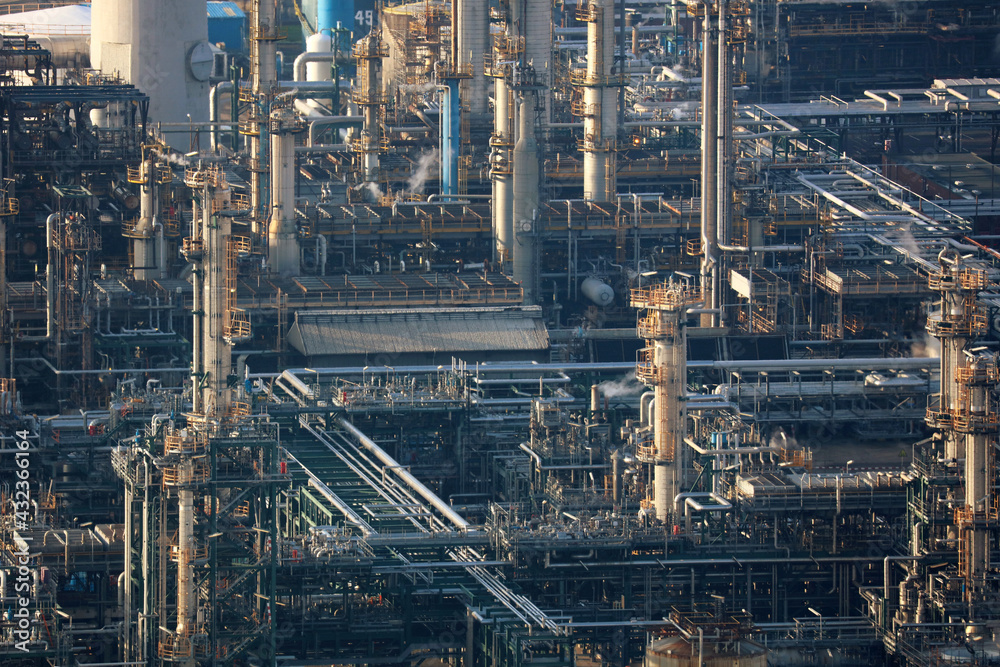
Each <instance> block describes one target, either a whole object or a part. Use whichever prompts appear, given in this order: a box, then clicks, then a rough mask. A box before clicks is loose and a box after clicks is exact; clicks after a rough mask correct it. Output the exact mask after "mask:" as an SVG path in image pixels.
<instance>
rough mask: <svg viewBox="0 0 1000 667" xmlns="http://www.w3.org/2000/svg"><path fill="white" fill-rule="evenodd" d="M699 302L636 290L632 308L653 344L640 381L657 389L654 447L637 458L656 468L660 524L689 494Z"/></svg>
mask: <svg viewBox="0 0 1000 667" xmlns="http://www.w3.org/2000/svg"><path fill="white" fill-rule="evenodd" d="M697 298H698V295H697V293H696V292H693V291H692V290H690V289H688V288H686V287H684V286H683V285H680V284H675V283H672V282H671V283H665V284H662V285H658V286H654V287H650V288H648V289H637V290H632V307H633V308H641V309H645V310H646V314H645V317H643V316H642V315H640V316H639V320H638V332H639V336H640V337H642V338H645V339H646V340H647V344H646V347H645V348H643V349H642V350H640V355H639V361H638V363H637V365H636V371H635V375H636V377H637V378H639V379H640V380H641V381H643V382H645V383H646V384H647V385H649V386H651V387H652V388H653V392H654V398H653V400H654V402H655V406H654V409H653V411H652V415H651V417H650V419H651V421H652V422H653V442H652V444H640V446H639V447H638V448H637V456H638V458H639V460H641V461H643V462H644V463H649V464H652V465H653V504H654V507H655V508H656V518H657V519H660V520H661V521H662V520H666V519H667V518H668V515H669V513H670V510H671V508H672V507H673V502H674V498H675V497H676V496H677V494H678V493H680V492H681V491H682V489H683V483H684V473H685V470H686V464H685V459H686V456H685V453H684V446H683V444H684V435H685V430H686V428H687V407H686V405H687V402H686V399H687V395H686V394H687V341H686V339H687V332H686V329H685V319H686V316H687V315H686V311H687V309H688V307H690V306H691V305H692V304H693V303H694V302H695V301H696V300H697Z"/></svg>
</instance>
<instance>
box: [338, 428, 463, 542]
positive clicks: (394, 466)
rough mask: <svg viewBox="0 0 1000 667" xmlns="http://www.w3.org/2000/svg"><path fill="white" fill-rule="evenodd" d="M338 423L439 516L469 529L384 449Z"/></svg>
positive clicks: (361, 434) (352, 429)
mask: <svg viewBox="0 0 1000 667" xmlns="http://www.w3.org/2000/svg"><path fill="white" fill-rule="evenodd" d="M339 423H340V425H341V426H343V427H344V428H345V429H347V430H348V431H349V432H350V433H351V434H352V435H353V436H354V437H355V438H357V439H358V442H359V443H361V446H362V447H364V448H365V449H367V450H368V451H370V452H371V453H372V454H374V455H375V456H377V457H378V458H379V460H380V461H382V463H384V464H385V465H386V467H387V468H388V469H390V470H392V472H394V473H396V475H398V476H399V477H400V478H402V480H403V481H404V482H406V484H407V485H408V486H409V487H410V488H411V489H413V490H414V491H416V492H417V493H418V494H420V495H421V496H422V497H423V499H424V500H426V501H427V502H429V503H430V504H431V505H433V506H434V507H435V508H436V509H437V510H438V511H439V512H441V514H443V515H444V516H445V518H447V519H448V520H449V521H451V522H452V523H453V524H455V526H457V527H458V528H459V529H460V530H463V531H465V530H468V529H469V526H470V524H469V522H468V521H466V520H465V519H463V518H462V517H461V516H459V515H458V513H457V512H455V510H453V509H452V508H451V507H449V506H448V504H447V503H446V502H444V501H443V500H441V498H440V497H439V496H438V495H437V494H435V493H434V492H433V491H431V490H430V489H428V488H427V487H426V486H424V484H423V483H422V482H421V481H420V480H418V479H417V478H416V477H414V476H413V475H411V474H410V473H409V472H408V471H407V470H405V469H404V468H403V467H402V466H400V465H399V462H398V461H396V459H394V458H392V457H391V456H389V455H388V454H387V453H386V452H385V450H384V449H382V448H381V447H379V446H378V445H376V444H375V442H374V441H373V440H372V439H371V438H369V437H368V436H366V435H365V434H364V433H362V432H361V431H359V430H358V429H357V428H356V427H355V426H354V424H352V423H351V422H349V421H347V420H346V419H341V420H339Z"/></svg>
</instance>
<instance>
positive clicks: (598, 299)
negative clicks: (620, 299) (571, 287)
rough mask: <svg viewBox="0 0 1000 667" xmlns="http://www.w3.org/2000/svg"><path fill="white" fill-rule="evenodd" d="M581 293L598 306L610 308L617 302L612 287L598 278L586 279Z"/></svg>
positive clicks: (581, 287) (581, 286)
mask: <svg viewBox="0 0 1000 667" xmlns="http://www.w3.org/2000/svg"><path fill="white" fill-rule="evenodd" d="M580 291H581V292H583V295H584V296H585V297H587V298H588V299H590V300H591V301H593V302H594V303H595V304H597V305H598V306H609V305H611V302H612V301H614V300H615V291H614V290H613V289H612V288H611V285H609V284H607V283H606V282H604V281H603V280H600V279H598V278H593V277H591V278H585V279H584V281H583V283H582V284H581V285H580Z"/></svg>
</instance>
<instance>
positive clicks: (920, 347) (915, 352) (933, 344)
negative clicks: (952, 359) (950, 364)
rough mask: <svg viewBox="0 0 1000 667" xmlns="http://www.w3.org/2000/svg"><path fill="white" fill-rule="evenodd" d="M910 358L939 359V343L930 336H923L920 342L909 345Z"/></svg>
mask: <svg viewBox="0 0 1000 667" xmlns="http://www.w3.org/2000/svg"><path fill="white" fill-rule="evenodd" d="M910 356H911V357H940V356H941V342H940V341H939V340H938V339H937V338H934V337H933V336H930V335H928V334H926V333H925V334H924V338H923V340H922V341H918V342H916V343H913V344H912V345H910Z"/></svg>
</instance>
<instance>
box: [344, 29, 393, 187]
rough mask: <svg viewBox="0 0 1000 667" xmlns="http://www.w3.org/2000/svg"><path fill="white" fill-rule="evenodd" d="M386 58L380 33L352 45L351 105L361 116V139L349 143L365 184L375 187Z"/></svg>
mask: <svg viewBox="0 0 1000 667" xmlns="http://www.w3.org/2000/svg"><path fill="white" fill-rule="evenodd" d="M387 55H388V51H387V50H386V48H385V46H383V44H382V39H381V34H380V33H379V31H377V30H372V31H371V32H370V33H369V34H368V35H366V36H365V37H363V38H362V39H361V40H360V41H359V42H358V43H357V44H355V45H354V59H355V60H356V61H357V65H358V86H357V90H355V91H354V96H353V97H354V103H355V104H357V105H358V106H359V107H361V115H362V116H364V125H363V126H362V130H361V136H360V137H358V138H356V139H355V140H353V141H352V142H351V148H352V149H353V150H354V152H356V153H359V154H360V155H361V161H362V165H361V167H362V172H363V174H364V182H365V183H373V184H376V185H377V184H378V178H379V173H378V172H379V159H378V154H379V150H380V149H381V144H382V139H381V134H382V132H381V128H380V126H379V108H380V107H381V106H382V105H383V104H385V97H384V96H383V95H382V88H381V86H380V84H379V68H380V66H381V62H380V61H381V59H382V58H385V57H386V56H387Z"/></svg>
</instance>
